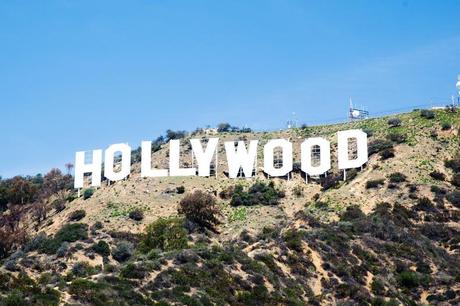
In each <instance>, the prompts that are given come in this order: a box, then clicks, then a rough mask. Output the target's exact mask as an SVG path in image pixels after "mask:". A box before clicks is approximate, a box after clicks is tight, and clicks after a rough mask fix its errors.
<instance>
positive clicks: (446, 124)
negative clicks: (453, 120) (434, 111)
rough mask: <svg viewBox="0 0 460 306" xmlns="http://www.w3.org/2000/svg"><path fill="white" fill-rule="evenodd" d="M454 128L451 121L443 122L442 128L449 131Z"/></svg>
mask: <svg viewBox="0 0 460 306" xmlns="http://www.w3.org/2000/svg"><path fill="white" fill-rule="evenodd" d="M451 128H452V125H451V124H450V123H449V122H443V123H442V124H441V130H443V131H448V130H450V129H451Z"/></svg>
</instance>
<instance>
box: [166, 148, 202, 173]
mask: <svg viewBox="0 0 460 306" xmlns="http://www.w3.org/2000/svg"><path fill="white" fill-rule="evenodd" d="M179 160H180V140H177V139H173V140H170V141H169V173H170V175H171V176H193V175H196V168H181V167H180V164H179Z"/></svg>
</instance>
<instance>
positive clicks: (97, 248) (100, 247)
mask: <svg viewBox="0 0 460 306" xmlns="http://www.w3.org/2000/svg"><path fill="white" fill-rule="evenodd" d="M91 249H92V250H93V251H94V252H95V253H97V254H99V255H101V256H109V255H110V247H109V244H108V243H107V242H105V241H104V240H99V241H98V242H97V243H95V244H93V246H92V247H91Z"/></svg>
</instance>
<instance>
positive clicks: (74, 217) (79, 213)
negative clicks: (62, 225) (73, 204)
mask: <svg viewBox="0 0 460 306" xmlns="http://www.w3.org/2000/svg"><path fill="white" fill-rule="evenodd" d="M85 216H86V211H84V210H83V209H79V210H76V211H74V212H72V213H71V214H70V215H69V221H80V220H81V219H83V218H84V217H85Z"/></svg>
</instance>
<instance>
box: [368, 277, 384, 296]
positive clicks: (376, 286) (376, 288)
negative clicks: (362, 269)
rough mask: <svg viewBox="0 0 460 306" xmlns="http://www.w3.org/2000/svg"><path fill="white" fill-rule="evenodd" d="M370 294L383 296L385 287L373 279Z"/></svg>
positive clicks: (378, 280)
mask: <svg viewBox="0 0 460 306" xmlns="http://www.w3.org/2000/svg"><path fill="white" fill-rule="evenodd" d="M371 290H372V293H374V294H375V295H384V294H385V285H384V283H383V282H382V280H380V279H379V278H377V277H375V278H374V279H373V281H372V284H371Z"/></svg>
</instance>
